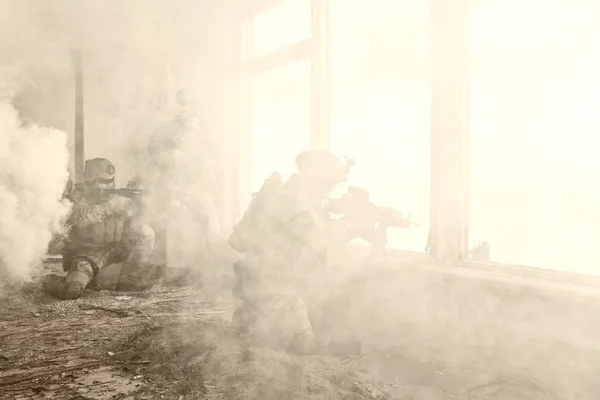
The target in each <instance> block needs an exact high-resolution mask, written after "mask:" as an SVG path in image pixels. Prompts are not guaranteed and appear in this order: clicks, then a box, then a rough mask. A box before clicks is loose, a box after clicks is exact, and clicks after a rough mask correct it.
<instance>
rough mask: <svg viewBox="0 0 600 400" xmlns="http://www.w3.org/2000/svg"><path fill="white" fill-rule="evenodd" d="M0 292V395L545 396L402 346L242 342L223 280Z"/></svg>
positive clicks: (458, 399) (52, 267) (525, 384)
mask: <svg viewBox="0 0 600 400" xmlns="http://www.w3.org/2000/svg"><path fill="white" fill-rule="evenodd" d="M59 269H60V268H59V265H58V264H47V265H45V266H44V268H43V271H40V275H41V274H43V273H48V272H50V271H58V270H59ZM0 299H1V300H0V301H1V302H2V307H1V308H0V399H121V400H125V399H127V400H134V399H139V400H141V399H165V400H168V399H176V400H185V399H210V400H217V399H219V400H229V399H248V400H249V399H257V400H258V399H260V400H270V399H323V400H325V399H369V400H373V399H379V400H382V399H394V398H395V399H422V400H441V399H448V400H475V399H479V400H484V399H489V400H492V399H529V400H536V399H545V398H552V397H548V395H547V394H545V393H544V392H543V391H542V390H540V388H539V387H537V386H536V385H535V383H533V382H531V381H527V380H522V381H521V382H518V381H515V380H514V379H513V380H512V381H510V382H509V381H502V380H494V379H483V380H482V378H481V377H482V373H483V372H484V371H476V370H471V371H470V370H469V369H468V368H467V367H466V366H465V365H460V366H449V365H447V364H444V363H440V362H439V361H438V360H436V359H435V357H434V355H432V357H430V358H428V359H422V357H421V358H419V357H417V356H414V355H411V353H410V352H407V351H405V350H403V349H394V348H389V349H385V350H384V351H371V352H370V353H365V354H361V355H347V356H338V357H333V356H308V357H297V356H291V355H288V354H285V353H282V352H276V351H272V350H269V349H256V348H255V349H252V348H249V347H248V346H247V344H246V343H244V342H243V341H242V340H241V339H240V338H239V336H238V335H237V333H236V332H234V331H232V329H231V328H230V326H229V321H230V319H231V315H232V312H233V309H234V307H235V301H234V299H233V298H232V297H231V296H230V295H229V291H228V290H224V288H223V287H220V288H214V289H210V288H207V287H200V285H198V284H188V285H184V286H182V285H179V286H177V287H174V286H172V287H168V286H162V287H159V288H156V289H153V290H151V291H148V292H144V293H122V292H119V293H117V292H113V291H106V290H105V291H99V290H95V291H94V290H88V291H87V292H86V294H85V296H84V297H83V298H81V299H78V300H74V301H58V300H54V299H51V298H49V297H48V296H46V295H45V294H44V293H42V291H41V290H40V285H39V278H38V279H35V280H34V282H30V283H27V284H22V283H19V284H6V285H5V286H4V287H3V288H2V289H1V290H0ZM389 334H390V335H393V334H394V333H393V332H391V333H389ZM367 350H368V349H367ZM471 367H473V366H471ZM474 368H477V367H476V366H475V367H474ZM481 382H483V383H481Z"/></svg>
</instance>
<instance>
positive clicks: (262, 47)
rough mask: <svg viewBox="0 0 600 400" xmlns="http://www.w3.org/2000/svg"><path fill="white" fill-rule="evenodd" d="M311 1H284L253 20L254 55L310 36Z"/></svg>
mask: <svg viewBox="0 0 600 400" xmlns="http://www.w3.org/2000/svg"><path fill="white" fill-rule="evenodd" d="M310 4H311V1H310V0H285V1H282V2H281V3H279V4H278V5H277V6H275V7H273V8H271V9H268V10H266V11H265V12H263V13H261V14H259V15H258V16H256V17H255V18H254V19H253V21H252V36H253V38H252V39H253V40H252V57H259V56H262V55H264V54H267V53H270V52H272V51H276V50H279V49H281V48H283V47H287V46H289V45H292V44H295V43H298V42H301V41H303V40H306V39H310V36H311V6H310Z"/></svg>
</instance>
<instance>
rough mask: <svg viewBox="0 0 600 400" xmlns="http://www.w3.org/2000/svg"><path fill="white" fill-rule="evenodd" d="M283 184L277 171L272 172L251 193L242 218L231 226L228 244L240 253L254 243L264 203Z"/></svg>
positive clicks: (266, 202) (267, 201)
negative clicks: (258, 187)
mask: <svg viewBox="0 0 600 400" xmlns="http://www.w3.org/2000/svg"><path fill="white" fill-rule="evenodd" d="M282 186H283V179H282V178H281V174H280V173H279V172H273V173H272V174H271V176H269V177H268V178H267V179H266V180H265V182H264V183H263V185H262V186H261V188H260V190H259V191H258V192H256V193H253V194H252V201H251V202H250V205H249V206H248V209H247V210H246V212H245V213H244V215H243V216H242V219H241V220H240V222H238V224H237V225H236V226H235V227H234V228H233V233H232V234H231V236H230V237H229V246H231V247H232V248H233V249H234V250H236V251H239V252H240V253H245V252H247V251H248V249H249V248H250V247H251V246H252V244H254V240H253V239H254V238H255V237H256V232H255V231H256V228H257V227H258V226H259V225H260V218H261V217H262V216H263V215H264V210H265V207H266V205H267V204H268V203H269V202H270V200H271V199H273V197H275V195H276V194H277V193H278V192H279V190H280V189H281V187H282Z"/></svg>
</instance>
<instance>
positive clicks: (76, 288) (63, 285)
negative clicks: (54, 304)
mask: <svg viewBox="0 0 600 400" xmlns="http://www.w3.org/2000/svg"><path fill="white" fill-rule="evenodd" d="M108 255H109V252H106V253H105V254H98V255H93V256H90V257H82V256H76V257H73V259H72V261H71V263H70V267H69V268H68V272H67V275H66V276H59V275H55V274H51V275H48V276H46V278H45V280H44V289H45V290H46V292H47V293H48V294H50V295H51V296H54V297H57V298H59V299H61V300H73V299H77V298H79V297H81V295H82V294H83V291H84V290H85V288H86V287H87V286H88V285H89V283H90V282H91V281H92V280H93V279H94V277H95V276H96V274H97V273H98V271H99V270H100V269H101V268H102V267H103V266H104V265H105V264H106V260H107V258H108Z"/></svg>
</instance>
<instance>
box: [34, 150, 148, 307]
mask: <svg viewBox="0 0 600 400" xmlns="http://www.w3.org/2000/svg"><path fill="white" fill-rule="evenodd" d="M114 173H115V169H114V166H113V165H112V163H111V162H110V161H108V160H106V159H100V158H96V159H93V160H88V161H87V162H86V166H85V174H86V183H85V184H84V185H83V186H80V187H77V188H76V189H75V190H74V191H73V192H72V193H71V194H70V195H69V196H68V199H69V200H70V201H71V202H72V203H73V208H72V211H71V215H70V216H69V219H68V221H67V223H68V224H69V225H70V226H71V228H70V232H69V239H68V246H67V248H66V250H65V252H64V254H63V269H64V271H65V272H67V275H66V276H64V277H62V276H58V275H54V274H52V275H49V276H47V277H46V280H45V282H44V283H45V288H46V290H47V291H48V292H49V293H50V294H51V295H53V296H55V297H58V298H60V299H63V300H66V299H75V298H78V297H80V296H81V295H82V293H83V291H84V290H85V288H86V287H87V286H88V284H89V283H90V282H91V281H92V280H93V279H94V278H95V277H96V275H97V274H98V272H99V271H100V270H101V269H102V268H103V267H105V266H106V265H110V264H113V263H120V262H124V264H123V268H122V270H121V274H120V276H119V280H118V282H117V290H136V289H145V288H147V287H149V286H150V282H149V277H150V276H151V274H150V271H148V269H147V262H148V258H149V256H150V254H151V252H152V249H153V247H154V231H153V230H152V228H151V227H150V226H148V225H145V224H135V223H133V222H134V221H133V219H132V217H133V216H134V215H135V213H136V207H135V203H133V202H132V200H131V199H129V198H125V197H121V196H117V195H111V196H110V197H100V196H98V195H97V192H94V189H97V188H111V187H114Z"/></svg>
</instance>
